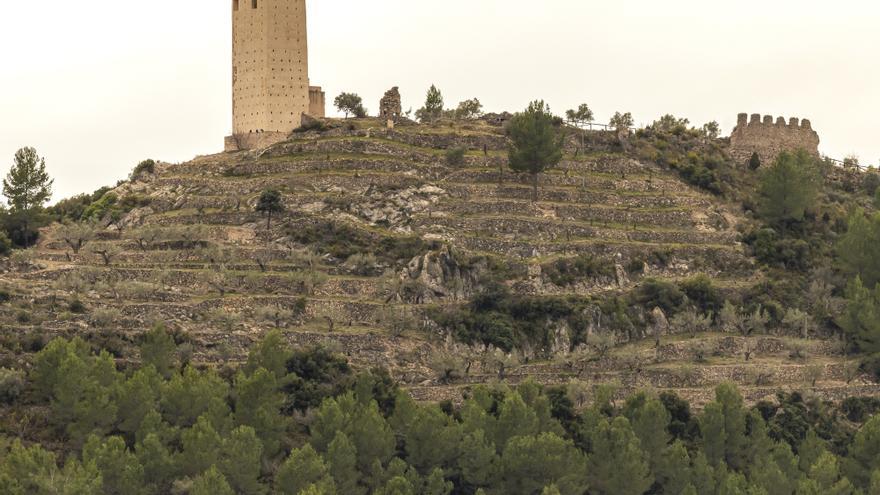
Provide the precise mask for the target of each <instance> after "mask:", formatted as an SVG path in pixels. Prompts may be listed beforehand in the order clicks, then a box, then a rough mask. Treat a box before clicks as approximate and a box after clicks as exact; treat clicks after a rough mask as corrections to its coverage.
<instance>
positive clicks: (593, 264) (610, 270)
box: [541, 255, 614, 287]
mask: <svg viewBox="0 0 880 495" xmlns="http://www.w3.org/2000/svg"><path fill="white" fill-rule="evenodd" d="M541 271H542V272H543V273H544V274H545V275H547V277H548V278H550V281H551V282H553V283H554V284H555V285H558V286H559V287H566V286H569V285H573V284H575V283H577V282H580V281H582V280H584V279H590V278H597V277H613V276H614V264H613V263H611V262H610V261H608V260H601V259H596V258H594V257H592V256H590V255H580V256H577V257H574V258H562V259H558V260H556V261H554V262H552V263H548V264H546V265H543V266H541Z"/></svg>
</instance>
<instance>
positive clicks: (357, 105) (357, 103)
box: [333, 92, 367, 119]
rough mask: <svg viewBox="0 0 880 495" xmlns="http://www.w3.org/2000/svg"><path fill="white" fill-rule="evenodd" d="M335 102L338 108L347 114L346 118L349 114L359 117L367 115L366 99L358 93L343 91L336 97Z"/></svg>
mask: <svg viewBox="0 0 880 495" xmlns="http://www.w3.org/2000/svg"><path fill="white" fill-rule="evenodd" d="M333 103H334V104H335V105H336V109H337V110H339V111H340V112H342V113H344V114H345V118H346V119H347V118H348V116H349V115H354V116H355V117H357V118H359V119H360V118H364V117H366V116H367V110H366V109H365V108H364V100H363V98H361V97H360V96H358V95H357V94H356V93H344V92H343V93H342V94H340V95H339V96H337V97H336V99H335V100H334V101H333Z"/></svg>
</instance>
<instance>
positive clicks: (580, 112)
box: [565, 103, 593, 149]
mask: <svg viewBox="0 0 880 495" xmlns="http://www.w3.org/2000/svg"><path fill="white" fill-rule="evenodd" d="M565 118H567V119H568V121H569V122H571V123H572V124H573V125H574V126H575V127H577V128H578V129H580V130H581V133H580V134H581V149H583V148H584V132H583V131H584V129H583V127H584V125H585V124H589V123H590V122H592V121H593V111H592V110H591V109H590V106H589V105H587V104H586V103H581V104H580V105H579V106H578V107H577V110H568V111H566V112H565Z"/></svg>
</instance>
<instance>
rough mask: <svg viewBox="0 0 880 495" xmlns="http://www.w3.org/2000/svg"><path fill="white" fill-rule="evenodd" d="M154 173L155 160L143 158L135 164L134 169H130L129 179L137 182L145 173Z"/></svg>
mask: <svg viewBox="0 0 880 495" xmlns="http://www.w3.org/2000/svg"><path fill="white" fill-rule="evenodd" d="M155 173H156V161H155V160H150V159H147V160H144V161H142V162H140V163H138V164H137V166H136V167H135V168H134V170H132V171H131V175H130V176H129V179H130V180H131V181H132V182H137V181H138V180H139V179H141V178H142V177H143V176H144V175H145V174H147V175H152V174H155Z"/></svg>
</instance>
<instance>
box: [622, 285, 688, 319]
mask: <svg viewBox="0 0 880 495" xmlns="http://www.w3.org/2000/svg"><path fill="white" fill-rule="evenodd" d="M631 298H632V301H633V302H634V303H637V304H639V305H641V306H643V307H644V308H645V309H651V308H654V307H657V308H660V309H662V310H663V312H664V313H666V316H672V315H674V314H675V313H676V312H678V310H679V309H680V308H681V305H682V303H683V302H684V293H683V292H682V291H681V289H679V288H678V286H676V285H675V284H673V283H671V282H666V281H663V280H656V279H648V280H645V281H644V282H643V283H642V285H640V286H638V287H637V288H636V289H635V290H634V291H633V292H632V294H631Z"/></svg>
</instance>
